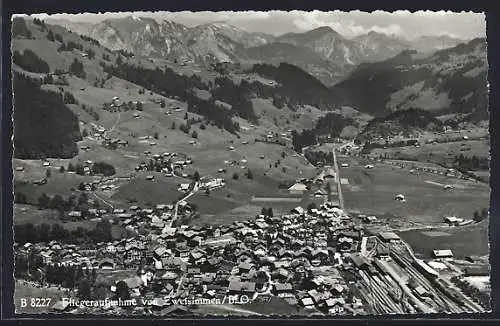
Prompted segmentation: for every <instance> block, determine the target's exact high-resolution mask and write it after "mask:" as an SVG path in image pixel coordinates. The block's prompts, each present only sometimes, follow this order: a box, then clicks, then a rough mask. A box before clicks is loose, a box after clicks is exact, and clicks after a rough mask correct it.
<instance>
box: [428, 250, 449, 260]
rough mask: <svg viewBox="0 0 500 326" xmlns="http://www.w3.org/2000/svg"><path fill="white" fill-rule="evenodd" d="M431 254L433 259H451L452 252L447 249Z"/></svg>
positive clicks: (434, 251)
mask: <svg viewBox="0 0 500 326" xmlns="http://www.w3.org/2000/svg"><path fill="white" fill-rule="evenodd" d="M432 254H433V256H434V258H445V259H446V258H453V252H452V251H451V250H449V249H445V250H433V251H432Z"/></svg>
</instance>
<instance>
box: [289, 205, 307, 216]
mask: <svg viewBox="0 0 500 326" xmlns="http://www.w3.org/2000/svg"><path fill="white" fill-rule="evenodd" d="M292 213H293V214H298V215H304V214H305V213H306V211H305V210H304V209H303V208H302V207H300V206H297V207H295V208H294V209H292Z"/></svg>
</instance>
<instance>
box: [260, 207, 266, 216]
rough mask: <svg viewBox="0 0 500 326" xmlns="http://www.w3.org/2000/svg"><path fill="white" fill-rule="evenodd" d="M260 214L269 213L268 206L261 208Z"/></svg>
mask: <svg viewBox="0 0 500 326" xmlns="http://www.w3.org/2000/svg"><path fill="white" fill-rule="evenodd" d="M260 214H261V215H267V208H265V207H262V209H261V210H260Z"/></svg>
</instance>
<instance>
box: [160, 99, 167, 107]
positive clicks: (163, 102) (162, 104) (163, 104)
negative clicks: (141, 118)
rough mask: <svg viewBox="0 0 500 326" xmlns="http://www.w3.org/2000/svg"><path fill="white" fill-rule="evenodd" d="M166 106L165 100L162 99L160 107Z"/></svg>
mask: <svg viewBox="0 0 500 326" xmlns="http://www.w3.org/2000/svg"><path fill="white" fill-rule="evenodd" d="M165 106H166V104H165V100H161V101H160V107H161V108H164V107H165Z"/></svg>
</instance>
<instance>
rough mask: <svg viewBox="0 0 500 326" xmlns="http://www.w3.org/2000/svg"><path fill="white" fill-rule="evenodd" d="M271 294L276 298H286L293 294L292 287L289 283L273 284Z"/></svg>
mask: <svg viewBox="0 0 500 326" xmlns="http://www.w3.org/2000/svg"><path fill="white" fill-rule="evenodd" d="M272 292H273V294H274V295H276V296H281V297H283V296H287V295H291V294H293V287H292V285H291V284H290V283H274V284H273V289H272Z"/></svg>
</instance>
